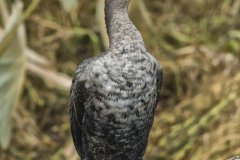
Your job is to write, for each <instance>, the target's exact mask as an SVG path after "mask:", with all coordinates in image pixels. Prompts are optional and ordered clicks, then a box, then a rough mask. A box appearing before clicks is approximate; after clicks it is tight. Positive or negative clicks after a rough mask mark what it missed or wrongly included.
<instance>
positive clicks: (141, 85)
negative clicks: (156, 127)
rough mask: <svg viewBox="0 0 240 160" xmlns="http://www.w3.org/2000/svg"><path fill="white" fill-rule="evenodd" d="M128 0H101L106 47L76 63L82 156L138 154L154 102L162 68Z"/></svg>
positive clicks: (129, 158)
mask: <svg viewBox="0 0 240 160" xmlns="http://www.w3.org/2000/svg"><path fill="white" fill-rule="evenodd" d="M129 1H130V0H105V20H106V26H107V32H108V35H109V40H110V47H109V49H108V50H107V51H106V52H105V53H103V54H101V55H100V56H97V57H93V58H90V59H87V60H85V61H83V62H82V63H81V64H80V65H79V66H78V67H77V69H76V72H75V75H74V78H73V81H72V86H71V91H70V102H69V107H70V108H69V114H70V124H71V132H72V137H73V142H74V145H75V148H76V150H77V152H78V154H79V155H80V157H81V159H82V160H142V159H143V156H144V152H145V150H146V146H147V142H148V136H149V131H150V129H151V127H152V124H153V119H154V111H155V108H156V106H157V103H158V99H159V94H160V89H161V84H162V78H163V74H162V69H161V67H160V65H159V63H158V62H157V60H156V59H155V58H154V57H152V56H151V55H150V54H149V53H148V52H147V51H146V48H145V46H144V42H143V39H142V36H141V34H140V33H139V31H138V30H137V29H136V27H135V26H134V25H133V23H132V22H131V20H130V19H129V17H128V4H129Z"/></svg>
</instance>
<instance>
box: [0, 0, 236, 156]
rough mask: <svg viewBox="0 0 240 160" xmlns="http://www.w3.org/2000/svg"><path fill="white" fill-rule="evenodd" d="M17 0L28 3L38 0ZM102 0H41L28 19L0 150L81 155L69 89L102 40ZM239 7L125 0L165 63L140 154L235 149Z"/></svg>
mask: <svg viewBox="0 0 240 160" xmlns="http://www.w3.org/2000/svg"><path fill="white" fill-rule="evenodd" d="M6 2H8V7H7V8H11V6H12V5H13V4H12V3H11V1H6ZM23 2H24V8H25V9H26V10H27V8H29V7H28V6H30V5H31V4H32V2H34V0H33V1H31V0H27V1H23ZM103 2H104V1H103V0H95V1H87V0H80V1H74V0H73V1H62V0H41V2H40V4H38V6H37V7H36V9H35V11H34V12H33V13H32V14H31V16H30V17H28V18H27V19H26V21H25V24H26V33H27V36H26V37H27V43H28V46H27V47H26V50H25V51H24V54H25V55H26V62H25V63H26V68H27V75H26V82H25V84H24V85H23V88H24V90H23V94H22V96H21V101H20V103H19V104H18V105H17V106H16V107H15V109H14V110H13V111H12V121H13V123H12V124H13V131H14V132H13V133H14V134H13V137H12V140H11V143H10V147H9V148H8V149H7V150H3V149H0V152H1V154H0V159H8V160H16V159H31V160H32V159H33V160H34V159H36V160H39V159H50V160H55V159H56V160H61V159H62V160H76V159H78V157H77V155H76V152H75V150H74V147H73V143H72V140H71V137H70V132H69V122H68V115H67V109H68V108H67V104H68V98H67V97H68V88H69V86H70V83H71V80H70V79H71V78H70V77H71V76H72V75H73V72H74V70H75V68H76V66H77V64H79V63H80V62H81V61H82V60H83V59H86V58H89V57H92V56H94V55H96V54H98V53H99V52H100V51H104V50H105V48H106V47H107V44H108V42H107V40H106V32H105V28H104V15H103ZM0 9H2V8H0ZM1 16H2V15H0V17H1ZM239 16H240V1H239V0H220V1H219V0H177V1H176V0H151V1H148V0H131V6H130V17H131V18H132V20H133V22H134V24H136V26H137V28H138V29H139V30H140V31H141V33H142V35H143V38H144V40H145V43H146V47H147V48H148V50H149V52H150V53H152V54H153V55H154V56H155V57H156V58H157V59H159V61H160V62H161V64H162V66H163V68H164V85H163V91H162V98H161V100H160V102H159V105H158V107H157V111H156V114H155V121H154V125H153V129H152V131H151V134H150V138H149V145H148V148H147V152H146V155H145V159H146V160H192V159H196V160H206V159H207V160H216V159H227V158H229V157H233V156H235V155H239V154H240V138H239V137H240V123H239V122H240V99H239V97H240V93H239V92H240V72H239V68H240V62H239V57H240V47H239V46H240V34H239V33H240V30H239V28H240V21H239ZM1 20H2V21H1V22H3V21H4V19H3V18H2V17H1ZM0 24H3V23H0ZM1 28H4V26H3V25H0V36H2V35H3V33H4V32H5V31H6V30H5V29H4V30H3V29H2V31H1ZM9 45H10V44H9ZM33 50H34V51H33ZM11 52H12V54H16V53H15V51H11ZM4 55H5V54H4ZM1 60H3V59H2V58H0V62H1ZM15 60H16V59H15ZM14 64H15V63H14ZM0 71H2V67H1V68H0ZM19 71H20V68H19ZM2 72H3V71H2ZM4 74H13V73H11V71H5V70H4ZM1 77H2V74H1V75H0V79H1ZM11 80H12V79H11ZM10 82H11V81H9V83H10ZM0 88H1V90H0V93H1V92H3V91H2V86H0ZM7 88H9V87H7ZM14 89H16V88H15V87H14ZM3 90H6V89H3ZM5 93H7V92H6V91H5ZM6 96H7V94H6ZM0 98H1V97H0ZM7 98H10V97H9V96H7ZM11 106H13V105H11ZM0 107H2V101H0ZM0 109H1V108H0ZM8 109H10V108H8ZM1 113H2V112H0V116H1V117H0V119H1V118H4V117H3V116H2V115H1ZM4 115H5V114H4ZM4 120H5V118H4ZM0 123H1V122H0ZM9 126H10V124H9ZM9 126H7V127H9ZM1 131H2V130H1ZM5 134H6V133H5Z"/></svg>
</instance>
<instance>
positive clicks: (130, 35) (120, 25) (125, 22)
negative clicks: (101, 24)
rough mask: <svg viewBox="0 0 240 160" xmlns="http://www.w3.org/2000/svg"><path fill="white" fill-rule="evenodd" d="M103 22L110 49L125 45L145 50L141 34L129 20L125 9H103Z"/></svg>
mask: <svg viewBox="0 0 240 160" xmlns="http://www.w3.org/2000/svg"><path fill="white" fill-rule="evenodd" d="M105 20H106V26H107V32H108V36H109V41H110V49H115V48H119V47H122V46H126V45H127V46H132V45H135V46H140V47H141V48H145V47H144V43H143V39H142V36H141V34H140V33H139V31H138V30H137V29H136V27H135V26H134V25H133V23H132V21H131V20H130V19H129V16H128V9H127V7H126V8H125V9H122V10H119V9H116V10H115V9H114V7H111V8H107V7H105Z"/></svg>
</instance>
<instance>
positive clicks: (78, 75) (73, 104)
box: [69, 58, 95, 157]
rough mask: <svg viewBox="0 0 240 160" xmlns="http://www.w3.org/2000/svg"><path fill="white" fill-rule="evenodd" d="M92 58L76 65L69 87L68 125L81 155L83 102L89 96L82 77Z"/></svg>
mask: <svg viewBox="0 0 240 160" xmlns="http://www.w3.org/2000/svg"><path fill="white" fill-rule="evenodd" d="M94 59H95V58H92V59H88V60H85V61H84V62H83V63H81V64H80V65H79V66H78V68H77V70H76V72H75V75H74V77H73V81H72V86H71V89H70V101H69V116H70V127H71V132H72V137H73V142H74V145H75V148H76V150H77V152H78V154H79V155H80V154H81V157H83V156H84V153H85V148H84V142H83V138H82V122H83V119H84V114H85V107H84V104H85V102H86V100H87V99H88V97H89V94H88V91H87V89H86V88H85V81H84V80H83V79H84V78H83V77H84V76H85V75H86V74H85V72H88V70H87V69H86V68H87V67H89V66H90V65H91V63H92V62H93V61H94Z"/></svg>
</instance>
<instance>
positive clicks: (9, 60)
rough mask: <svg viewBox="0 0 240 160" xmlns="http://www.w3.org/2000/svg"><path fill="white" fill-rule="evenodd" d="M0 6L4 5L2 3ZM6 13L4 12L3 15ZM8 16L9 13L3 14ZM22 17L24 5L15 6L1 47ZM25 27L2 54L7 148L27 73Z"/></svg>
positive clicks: (2, 133) (0, 120)
mask: <svg viewBox="0 0 240 160" xmlns="http://www.w3.org/2000/svg"><path fill="white" fill-rule="evenodd" d="M0 3H1V4H0V5H2V6H3V5H4V3H3V2H0ZM3 12H4V11H3V10H2V13H3ZM3 14H5V15H6V16H8V13H7V11H6V10H5V12H4V13H3ZM21 15H22V4H21V3H18V4H15V6H14V8H13V13H12V15H11V17H10V19H9V23H8V24H6V29H5V32H4V33H2V36H1V39H0V46H3V43H2V42H3V41H4V38H5V37H7V36H8V35H9V34H11V32H12V28H14V25H16V23H15V21H17V20H18V19H19V18H20V17H21ZM22 27H23V26H21V27H19V29H18V31H17V33H16V34H15V37H14V40H13V41H11V43H9V44H8V47H7V48H6V49H5V50H4V52H3V53H2V54H3V55H2V56H1V59H0V75H1V76H0V102H1V104H0V144H1V145H2V147H3V148H6V147H7V146H8V144H9V141H10V138H11V125H12V124H11V113H12V108H13V107H14V106H15V105H16V104H17V103H18V99H19V96H20V93H21V89H22V86H23V80H24V72H25V56H24V52H23V51H24V47H25V43H24V41H25V39H24V36H25V35H24V34H23V28H22Z"/></svg>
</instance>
